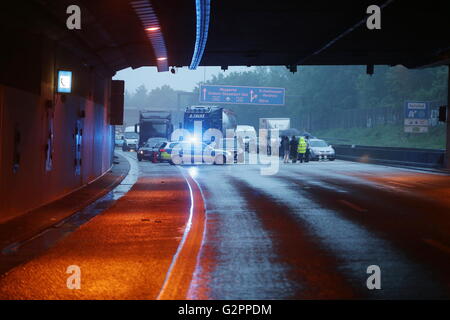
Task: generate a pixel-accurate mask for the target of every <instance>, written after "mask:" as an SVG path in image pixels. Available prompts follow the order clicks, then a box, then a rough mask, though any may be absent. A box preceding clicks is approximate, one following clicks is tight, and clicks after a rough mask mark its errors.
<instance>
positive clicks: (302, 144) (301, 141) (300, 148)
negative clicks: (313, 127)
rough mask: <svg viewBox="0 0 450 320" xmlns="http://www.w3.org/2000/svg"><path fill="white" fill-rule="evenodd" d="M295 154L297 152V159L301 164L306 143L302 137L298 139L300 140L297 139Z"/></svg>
mask: <svg viewBox="0 0 450 320" xmlns="http://www.w3.org/2000/svg"><path fill="white" fill-rule="evenodd" d="M297 152H298V159H299V160H300V163H302V162H303V160H305V154H306V141H305V138H304V137H300V139H298V147H297Z"/></svg>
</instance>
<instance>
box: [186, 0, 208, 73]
mask: <svg viewBox="0 0 450 320" xmlns="http://www.w3.org/2000/svg"><path fill="white" fill-rule="evenodd" d="M195 4H196V11H197V34H196V39H195V48H194V55H193V56H192V61H191V65H190V66H189V69H191V70H195V69H197V67H198V66H199V65H200V61H202V57H203V52H204V51H205V47H206V41H207V40H208V30H209V16H210V10H211V0H196V1H195Z"/></svg>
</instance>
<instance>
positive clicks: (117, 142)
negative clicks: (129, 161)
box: [114, 135, 124, 147]
mask: <svg viewBox="0 0 450 320" xmlns="http://www.w3.org/2000/svg"><path fill="white" fill-rule="evenodd" d="M123 143H124V140H123V136H122V135H116V137H115V139H114V144H115V146H116V147H122V146H123Z"/></svg>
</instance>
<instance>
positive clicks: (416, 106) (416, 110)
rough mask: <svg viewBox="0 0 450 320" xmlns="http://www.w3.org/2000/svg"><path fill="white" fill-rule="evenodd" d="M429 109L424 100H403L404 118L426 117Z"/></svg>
mask: <svg viewBox="0 0 450 320" xmlns="http://www.w3.org/2000/svg"><path fill="white" fill-rule="evenodd" d="M429 110H430V106H429V103H428V102H426V101H405V119H428V117H429Z"/></svg>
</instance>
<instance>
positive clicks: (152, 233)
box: [0, 153, 450, 299]
mask: <svg viewBox="0 0 450 320" xmlns="http://www.w3.org/2000/svg"><path fill="white" fill-rule="evenodd" d="M126 156H127V157H128V158H129V159H130V161H131V162H132V167H134V168H135V169H134V170H132V171H133V172H132V175H133V176H132V177H131V178H132V179H131V180H130V182H129V184H132V183H134V182H136V184H135V185H134V186H132V187H131V190H130V191H128V192H127V193H125V194H124V195H123V197H121V198H120V199H118V200H117V203H114V204H113V206H112V207H111V208H109V209H107V210H105V212H103V213H101V214H99V215H98V216H97V217H95V218H93V219H92V220H90V221H89V222H87V223H86V224H85V225H83V226H82V227H81V228H79V229H77V230H74V231H71V232H72V233H71V234H70V235H69V236H67V235H65V238H64V239H62V240H60V241H58V242H57V243H56V244H55V246H54V247H53V248H50V249H49V250H48V252H46V253H44V254H42V255H40V256H39V257H37V258H33V259H32V260H31V261H29V262H28V263H26V264H24V265H21V266H19V267H17V268H15V269H14V270H12V271H11V272H10V273H9V274H7V275H6V276H4V277H2V279H1V280H0V297H2V298H13V299H16V298H19V299H23V298H24V299H28V298H30V299H36V298H37V299H46V298H53V299H61V298H69V299H86V298H88V299H127V298H129V299H154V298H156V297H157V294H158V292H160V290H161V286H162V285H163V283H164V281H166V280H167V275H168V274H170V272H169V266H170V265H171V261H172V264H173V261H174V259H173V257H175V256H176V254H175V253H176V250H177V246H178V248H180V243H182V240H181V239H182V236H183V234H186V226H187V225H190V223H188V219H189V190H190V189H191V192H193V193H201V198H202V199H203V203H201V206H202V208H203V206H204V209H205V212H204V214H202V217H203V216H204V218H202V219H203V220H204V225H203V224H197V227H192V230H190V233H191V234H192V233H196V236H197V237H196V238H195V239H194V240H192V241H191V242H189V245H188V246H187V249H189V248H192V250H194V247H195V248H196V249H195V250H194V251H193V252H190V254H182V256H184V258H183V257H182V258H180V260H182V259H185V260H189V261H184V262H183V261H181V262H182V263H181V265H180V266H179V267H178V269H177V268H174V269H173V270H172V274H173V273H176V272H178V271H177V270H186V269H187V267H186V266H189V264H191V265H192V270H195V271H194V272H193V275H192V281H189V279H188V278H189V277H190V275H183V281H181V282H178V285H179V286H185V288H167V290H168V291H171V290H172V291H173V290H175V289H176V290H177V291H178V292H187V296H186V298H188V299H407V298H412V299H418V298H425V299H428V298H445V299H448V298H450V177H449V176H446V175H439V174H432V173H424V172H420V171H414V170H408V169H401V168H392V167H386V166H379V165H369V164H361V163H352V162H345V161H339V160H336V161H334V162H310V163H306V164H299V163H297V164H280V165H281V166H280V169H279V171H278V172H277V173H276V174H275V175H261V171H260V168H261V167H260V166H259V165H236V164H229V165H224V166H214V165H198V166H180V167H176V166H170V165H169V164H165V163H158V164H154V163H150V162H139V163H138V162H137V161H136V160H135V154H133V153H127V155H126ZM184 176H190V177H191V178H193V180H192V179H190V180H191V181H194V183H195V184H196V185H195V188H193V187H192V186H191V187H192V188H188V183H187V180H185V179H184ZM128 180H129V179H128ZM130 186H131V185H130ZM122 188H123V186H122ZM122 191H123V190H122ZM197 196H200V195H197ZM194 198H195V195H194ZM177 199H178V200H177ZM197 202H198V201H197ZM191 204H192V194H191ZM196 205H198V203H197V204H196ZM191 207H192V206H191ZM196 209H197V210H198V209H199V208H196ZM196 215H197V213H195V210H194V222H193V225H194V226H195V224H196V221H195V218H197V219H198V217H196ZM164 216H166V218H164ZM160 220H161V221H162V223H163V224H161V223H153V224H152V223H150V224H148V223H149V222H160ZM199 226H201V228H200V227H199ZM161 241H163V242H161ZM161 244H163V245H162V246H161ZM31 245H32V243H30V246H31ZM197 247H198V248H197ZM188 251H189V250H188ZM72 263H76V264H80V265H81V266H83V268H84V269H83V270H87V271H86V274H87V275H86V276H85V278H84V279H88V280H89V281H90V282H89V281H88V282H86V281H85V282H83V288H84V290H81V291H80V292H77V293H75V292H68V290H67V289H66V288H64V286H65V279H66V277H67V275H66V274H65V272H64V271H65V269H64V266H65V265H67V264H72ZM371 265H377V266H379V267H380V269H381V290H369V289H368V288H367V286H366V280H367V278H368V277H369V274H367V268H368V267H369V266H371ZM105 270H106V271H108V272H105ZM117 272H118V274H120V277H118V276H117V275H116V274H117ZM31 275H33V276H31ZM30 278H33V279H38V280H39V281H37V282H33V283H35V284H34V285H30V283H29V282H27V281H29V280H30ZM165 279H166V280H165ZM189 283H190V285H189ZM183 294H184V293H183ZM168 296H170V294H168ZM174 296H176V295H174ZM177 297H178V298H179V296H177Z"/></svg>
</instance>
